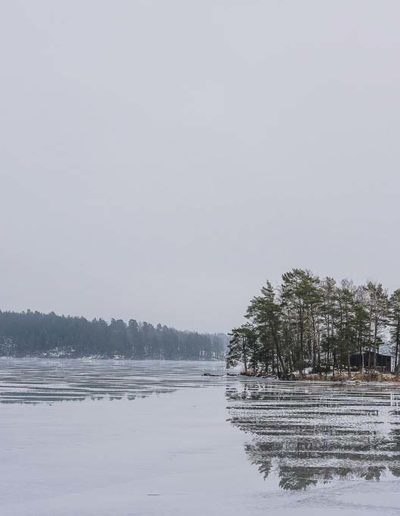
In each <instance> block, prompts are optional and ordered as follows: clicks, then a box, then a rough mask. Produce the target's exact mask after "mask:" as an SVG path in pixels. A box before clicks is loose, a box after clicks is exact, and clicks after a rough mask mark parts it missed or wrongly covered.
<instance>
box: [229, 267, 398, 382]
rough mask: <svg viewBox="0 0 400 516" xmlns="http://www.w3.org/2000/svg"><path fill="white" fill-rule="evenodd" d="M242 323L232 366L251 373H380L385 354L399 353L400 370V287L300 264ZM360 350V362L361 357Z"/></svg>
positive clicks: (268, 289)
mask: <svg viewBox="0 0 400 516" xmlns="http://www.w3.org/2000/svg"><path fill="white" fill-rule="evenodd" d="M245 318H246V319H247V322H246V323H244V324H242V325H241V326H240V327H238V328H234V329H233V330H232V332H231V334H230V336H231V340H230V344H229V348H228V353H227V365H228V367H229V366H234V365H236V364H238V363H239V362H242V363H243V364H244V372H245V373H248V374H274V375H277V376H278V377H280V378H289V377H291V375H293V374H294V373H296V374H298V375H300V376H303V374H304V373H305V372H308V373H325V374H326V375H327V374H330V375H333V376H334V375H335V374H337V373H342V372H347V373H348V374H350V372H351V370H352V369H354V365H355V364H356V365H357V367H358V369H360V370H361V371H363V372H364V371H377V370H378V371H379V368H380V367H381V366H380V363H381V355H380V354H379V351H380V350H381V349H382V348H383V349H385V348H386V353H390V354H392V355H393V366H391V369H392V370H393V371H394V372H396V373H398V372H399V346H400V289H397V290H395V291H394V292H393V293H391V294H390V295H389V293H388V291H387V290H386V289H385V288H384V287H383V285H382V284H381V283H375V282H372V281H369V282H368V283H366V284H365V285H360V286H357V285H355V284H354V283H353V282H352V281H351V280H343V281H341V282H340V283H339V284H337V283H336V281H335V280H334V279H333V278H331V277H326V278H323V279H321V278H319V277H318V276H316V275H314V274H313V273H312V272H310V271H309V270H303V269H292V270H291V271H289V272H287V273H285V274H283V276H282V282H281V284H280V285H279V286H278V287H276V288H274V287H273V286H272V284H271V282H269V281H267V283H266V285H265V286H264V287H263V288H262V289H261V293H260V295H258V296H255V297H254V298H253V299H252V300H251V301H250V305H249V307H248V309H247V312H246V315H245ZM355 355H357V356H358V362H357V361H354V356H355Z"/></svg>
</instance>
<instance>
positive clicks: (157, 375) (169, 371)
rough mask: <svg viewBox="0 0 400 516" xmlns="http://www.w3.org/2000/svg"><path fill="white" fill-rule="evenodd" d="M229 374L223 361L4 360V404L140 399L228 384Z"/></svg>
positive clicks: (0, 386)
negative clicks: (191, 388) (187, 389)
mask: <svg viewBox="0 0 400 516" xmlns="http://www.w3.org/2000/svg"><path fill="white" fill-rule="evenodd" d="M204 373H206V374H211V375H217V376H204ZM223 373H224V364H223V362H188V361H185V362H183V361H182V362H176V361H167V360H165V361H159V362H158V361H154V360H142V361H132V360H68V359H62V360H51V359H49V360H44V359H0V403H24V404H36V403H54V402H59V401H82V400H84V399H86V398H90V399H103V398H107V399H122V398H127V399H135V398H136V397H145V396H148V395H150V394H159V393H166V392H173V391H175V390H176V389H180V388H185V387H200V386H209V385H216V384H221V385H222V382H223V381H224V378H223Z"/></svg>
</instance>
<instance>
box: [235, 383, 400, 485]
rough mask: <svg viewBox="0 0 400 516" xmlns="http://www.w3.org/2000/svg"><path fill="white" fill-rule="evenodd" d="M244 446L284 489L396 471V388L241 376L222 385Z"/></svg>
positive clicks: (399, 470) (399, 463) (399, 458)
mask: <svg viewBox="0 0 400 516" xmlns="http://www.w3.org/2000/svg"><path fill="white" fill-rule="evenodd" d="M226 397H227V400H228V410H229V414H230V421H231V423H232V424H233V425H235V426H236V427H238V428H240V429H241V430H243V431H245V432H247V433H248V434H249V437H251V439H249V442H248V443H247V444H246V453H247V455H248V457H249V459H250V460H251V462H252V463H254V464H256V465H257V466H258V469H259V471H260V473H261V474H262V475H263V476H264V477H265V478H267V477H268V476H270V475H276V476H277V477H278V478H279V485H280V487H281V488H282V489H285V490H301V489H305V488H307V487H309V486H315V485H317V484H318V483H327V482H330V481H332V480H334V479H346V480H352V479H365V480H379V479H380V478H381V476H382V475H390V474H391V475H394V476H397V477H399V476H400V426H399V425H400V418H399V414H400V409H399V406H398V405H399V400H400V394H399V391H397V389H396V388H393V387H392V386H385V385H372V384H371V385H368V386H361V385H359V386H352V385H335V384H327V383H291V382H288V383H284V382H280V383H274V382H266V381H265V382H257V381H252V382H251V381H250V382H242V383H240V384H236V385H228V386H227V390H226Z"/></svg>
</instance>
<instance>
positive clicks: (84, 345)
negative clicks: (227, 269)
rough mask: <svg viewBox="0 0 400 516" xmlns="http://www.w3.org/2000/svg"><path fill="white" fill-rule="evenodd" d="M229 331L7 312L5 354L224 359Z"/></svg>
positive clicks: (1, 331)
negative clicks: (208, 331)
mask: <svg viewBox="0 0 400 516" xmlns="http://www.w3.org/2000/svg"><path fill="white" fill-rule="evenodd" d="M226 340H227V338H226V336H225V335H208V334H200V333H195V332H188V331H178V330H175V329H173V328H168V327H167V326H161V325H160V324H159V325H157V326H153V325H151V324H149V323H146V322H143V323H138V322H137V321H135V320H133V319H131V320H130V321H129V322H128V323H125V322H124V321H122V320H120V319H119V320H115V319H112V320H111V322H110V323H107V322H106V321H104V320H102V319H94V320H93V321H88V320H87V319H85V318H84V317H65V316H59V315H56V314H54V313H50V314H42V313H39V312H31V311H29V310H28V311H27V312H22V313H15V312H1V311H0V356H16V357H22V356H42V357H43V356H47V357H87V356H93V357H101V358H112V357H121V358H132V359H146V358H147V359H166V360H213V359H223V358H224V353H225V347H226Z"/></svg>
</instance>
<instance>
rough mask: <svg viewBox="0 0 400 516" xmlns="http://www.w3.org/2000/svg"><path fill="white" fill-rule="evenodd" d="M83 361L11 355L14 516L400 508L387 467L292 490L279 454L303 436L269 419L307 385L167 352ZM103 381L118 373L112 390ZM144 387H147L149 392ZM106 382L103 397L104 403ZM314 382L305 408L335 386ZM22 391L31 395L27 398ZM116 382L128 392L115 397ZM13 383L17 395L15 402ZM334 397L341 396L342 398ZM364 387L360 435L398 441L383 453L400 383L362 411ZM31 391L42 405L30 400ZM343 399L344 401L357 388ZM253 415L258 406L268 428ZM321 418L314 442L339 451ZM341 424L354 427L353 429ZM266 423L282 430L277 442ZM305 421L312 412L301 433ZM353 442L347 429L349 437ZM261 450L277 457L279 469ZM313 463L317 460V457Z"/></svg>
mask: <svg viewBox="0 0 400 516" xmlns="http://www.w3.org/2000/svg"><path fill="white" fill-rule="evenodd" d="M79 362H80V361H71V363H69V362H68V363H65V365H64V364H63V363H58V364H56V363H53V362H51V361H45V362H40V361H37V360H35V361H14V362H12V363H10V361H7V362H5V361H4V362H2V363H1V364H0V401H2V403H0V464H1V466H0V514H1V516H28V515H29V516H61V515H62V516H75V515H79V516H86V515H90V516H92V515H93V516H102V515H107V516H110V515H112V516H128V515H135V516H136V515H137V516H156V515H157V516H172V515H174V516H189V515H194V516H200V515H201V516H204V515H218V516H225V515H226V516H228V515H229V516H232V515H241V516H243V515H249V516H252V515H255V516H257V515H261V514H263V515H265V514H271V515H274V516H275V515H278V516H279V515H301V516H303V515H304V516H305V515H310V516H314V515H315V516H316V515H320V514H324V515H327V516H330V515H335V516H336V515H339V514H340V515H341V516H343V515H353V514H354V515H361V514H363V515H365V514H367V515H368V514H371V515H372V514H377V515H378V514H382V513H383V512H384V513H385V514H386V515H388V514H399V515H400V498H399V495H398V493H399V492H400V479H398V478H396V477H395V476H394V475H392V474H386V473H385V472H383V473H382V474H381V475H380V477H379V478H380V480H379V481H376V480H366V479H365V478H362V477H359V476H352V475H350V476H348V477H347V478H345V477H343V478H337V477H336V476H333V477H332V478H330V479H329V481H326V482H317V483H316V484H315V485H312V486H310V487H309V488H308V489H305V490H300V491H298V490H294V491H291V490H283V489H281V488H280V487H279V480H280V477H279V474H278V471H279V470H278V468H277V467H276V464H277V461H282V457H281V456H280V455H279V450H278V449H277V443H278V444H279V443H280V442H284V441H285V439H286V440H287V441H288V442H290V443H292V442H293V430H291V433H289V434H288V432H286V434H285V433H284V434H283V436H282V440H280V439H279V438H277V435H279V431H282V428H284V426H285V425H286V426H287V422H285V423H284V425H283V426H282V428H281V429H279V428H277V426H276V425H275V424H273V423H272V422H273V421H276V420H277V419H279V418H278V417H277V414H276V413H275V414H272V415H271V417H269V415H268V414H269V412H268V411H269V410H272V408H271V407H272V405H271V404H273V403H275V408H274V410H279V409H282V410H283V409H284V410H285V411H286V409H285V407H286V405H290V403H288V393H289V395H291V391H290V389H291V388H297V389H298V387H291V386H290V385H289V386H287V385H284V386H283V387H282V389H283V392H282V391H279V392H278V391H277V392H276V393H275V391H274V390H271V388H270V387H268V388H267V389H266V390H267V391H268V392H267V395H265V389H264V387H263V383H262V382H261V383H260V382H255V381H252V380H250V381H249V382H248V383H247V382H246V383H245V384H246V385H247V386H249V390H246V389H244V387H243V385H244V384H243V380H242V379H236V378H229V379H226V378H222V377H202V371H214V372H217V371H218V370H220V367H221V365H218V364H198V363H195V364H192V365H190V364H184V363H177V364H172V363H170V364H169V368H168V367H167V366H166V364H165V363H158V362H156V363H147V364H145V363H140V364H137V365H135V364H134V363H133V364H132V363H126V362H125V363H123V364H120V365H118V364H115V363H114V362H112V363H111V361H110V363H107V361H102V362H101V363H99V364H98V363H97V362H96V363H95V364H84V363H79ZM56 368H58V370H57V369H56ZM135 368H136V370H135V371H134V373H135V374H134V375H133V372H132V369H135ZM129 371H131V373H129ZM146 371H147V373H146ZM130 374H131V375H132V378H130ZM146 374H147V376H146ZM133 376H134V378H133ZM102 377H106V378H108V380H107V382H106V385H104V383H103V384H102V385H103V386H102V387H100V384H101V379H102ZM113 377H115V381H114V382H113V381H112V378H113ZM89 378H90V380H89ZM50 382H51V389H50V390H52V389H58V391H59V392H60V391H62V390H64V395H65V399H64V401H60V400H59V399H58V398H57V400H49V399H48V398H47V397H46V395H47V394H48V393H47V392H46V389H45V387H46V385H50ZM96 382H97V383H96ZM35 385H36V389H39V390H43V392H44V393H45V396H44V398H43V399H40V395H39V393H38V390H36V392H35V394H34V395H33V399H34V401H35V403H33V402H32V396H29V395H28V396H25V397H24V396H23V395H24V393H25V394H27V392H28V393H32V391H34V390H35ZM123 385H125V389H126V390H127V392H128V391H129V392H130V391H132V392H133V391H135V396H136V397H135V399H128V397H127V396H124V395H123V392H124V387H123ZM140 385H141V386H142V391H143V393H145V396H146V397H140V395H139V393H140ZM160 386H162V387H163V389H161V391H162V392H161V393H160V392H159V391H160V389H159V387H160ZM200 386H201V387H202V388H195V387H200ZM324 388H325V387H324ZM17 389H19V390H17ZM93 389H94V390H96V392H97V394H96V396H95V398H96V399H92V398H93ZM279 389H281V388H280V387H279ZM304 389H305V390H304V392H303V395H302V396H301V392H300V394H299V391H297V394H296V396H297V398H296V396H295V398H296V399H294V402H293V403H292V405H294V406H296V405H297V406H299V400H300V399H303V400H304V399H306V402H304V403H303V408H304V406H308V407H310V406H313V407H314V409H312V410H311V413H313V411H314V412H315V407H318V399H320V398H321V397H322V398H323V396H324V395H323V394H321V396H320V395H319V394H318V393H317V387H314V386H312V387H311V393H310V387H309V386H307V387H304ZM307 389H308V390H307ZM244 390H246V392H245V394H243V392H244ZM14 391H15V392H19V397H20V398H18V395H17V400H15V399H14V397H13V396H12V393H13V392H14ZM107 391H109V392H112V393H113V397H116V398H118V399H114V400H111V399H110V397H109V396H108V395H107ZM249 391H250V392H256V393H258V392H259V391H260V392H261V396H260V395H259V394H257V395H256V396H254V397H253V398H252V396H251V394H250V395H249ZM71 392H75V393H79V394H80V397H79V400H80V401H77V400H75V401H74V399H75V398H71V397H69V395H70V394H71ZM84 392H85V393H86V394H84V395H83V396H82V393H84ZM156 392H159V393H158V394H154V393H156ZM3 393H7V396H6V397H5V398H3V397H2V394H3ZM68 393H69V394H68ZM99 393H100V394H99ZM116 393H117V395H116ZM285 393H286V394H285ZM335 395H336V396H340V392H339V393H338V392H336V394H335ZM21 396H22V399H21ZM308 396H311V397H310V398H308ZM98 397H99V398H100V399H97V398H98ZM332 397H334V396H333V395H331V394H329V396H328V398H329V399H331V398H332ZM358 397H359V396H358V395H357V396H356V397H355V398H354V397H353V398H351V403H350V407H353V408H354V407H355V409H356V410H364V411H365V414H363V415H362V416H361V423H360V431H361V432H360V442H361V441H362V440H363V439H369V441H368V442H369V443H370V444H371V435H372V436H373V437H372V439H375V438H376V439H378V440H379V442H383V441H384V440H385V439H386V444H385V446H386V447H383V448H382V450H380V451H379V453H383V452H384V451H385V450H387V449H388V446H391V444H390V443H392V444H393V442H394V441H393V439H394V437H393V436H396V435H397V434H396V430H397V427H396V423H397V419H396V418H398V417H399V416H398V414H397V413H396V412H397V408H396V399H394V398H393V393H392V394H391V395H390V393H387V392H383V391H381V390H380V391H379V392H378V394H377V395H375V393H373V392H372V393H371V388H369V390H368V393H367V394H366V396H364V395H362V396H361V397H362V399H364V398H365V399H366V402H365V403H364V402H363V403H362V407H361V408H360V406H359V404H358V403H356V402H355V399H357V398H358ZM25 398H26V399H28V401H30V402H29V403H23V402H22V401H23V400H24V399H25ZM10 399H11V400H12V402H10ZM282 399H284V401H282ZM68 400H69V401H68ZM390 400H391V401H390ZM393 400H394V401H393ZM4 401H7V403H4ZM326 401H327V398H326V397H325V398H324V402H323V403H321V404H320V406H321V407H326V405H327V402H326ZM247 404H249V406H248V405H247ZM367 404H368V407H369V408H366V405H367ZM243 405H245V406H243ZM339 405H340V410H342V411H343V410H344V409H343V407H344V406H345V399H344V398H342V399H341V400H340V403H339ZM290 410H291V409H290V407H289V409H288V411H289V412H288V414H289V413H290ZM299 410H300V409H299ZM301 410H302V411H303V412H304V410H303V409H301ZM369 410H370V415H368V414H369V412H368V411H369ZM257 411H261V412H257ZM328 412H329V410H328ZM253 413H258V416H257V417H256V420H257V424H256V425H255V426H254V424H253V423H254V416H253ZM285 413H286V412H285ZM324 413H325V409H324V408H320V409H319V416H318V417H319V418H321V417H325V416H324ZM290 414H291V418H289V419H290V420H291V421H292V422H293V419H294V420H295V422H296V421H300V419H301V418H304V414H303V415H301V414H300V413H298V414H295V413H294V412H291V413H290ZM290 414H289V415H290ZM344 417H346V416H345V414H344ZM271 418H272V419H271ZM296 418H297V419H296ZM368 418H370V419H368ZM334 419H335V421H337V418H334ZM350 419H351V418H350ZM271 421H272V422H271ZM313 421H316V420H315V419H313ZM346 421H347V420H346ZM328 424H331V425H333V423H332V421H331V423H328V422H327V420H325V426H324V427H323V428H327V425H328ZM318 425H320V420H318V422H317V424H316V426H315V432H314V434H313V435H314V437H315V439H314V437H313V435H311V437H310V432H308V434H307V439H309V441H307V442H311V443H313V442H318V443H321V442H323V443H326V446H325V448H326V449H325V448H324V450H322V451H324V452H325V451H326V452H329V449H330V448H329V446H332V441H330V440H329V439H325V437H324V435H325V434H326V435H328V433H329V432H325V430H324V432H325V433H324V434H323V436H322V437H321V432H320V429H319V426H318ZM340 425H342V427H343V428H344V429H345V431H346V428H348V427H347V426H346V425H344V424H342V422H341V423H340ZM260 428H261V429H262V428H265V429H267V430H268V429H269V430H271V429H272V428H274V429H276V432H275V430H274V432H275V434H274V435H273V436H272V437H271V438H270V437H268V432H267V434H266V435H264V434H263V433H262V431H260ZM304 428H305V425H304V421H303V420H301V421H300V423H299V434H301V433H302V432H303V433H304V432H305V430H304ZM306 428H308V429H309V428H310V426H309V425H308V426H306ZM321 428H322V426H321ZM363 431H364V433H363ZM393 432H394V433H393ZM272 433H273V432H272ZM288 435H289V439H288ZM344 435H347V434H346V433H344ZM389 435H391V436H392V437H391V438H390V439H391V440H390V439H389V438H388V436H389ZM313 439H314V440H313ZM321 439H322V441H321ZM382 439H383V441H382ZM299 442H300V443H301V442H302V441H301V440H300V441H299ZM346 442H347V441H346V439H344V440H343V445H344V447H345V446H346ZM351 442H353V441H351ZM374 442H375V441H372V444H373V443H374ZM335 443H336V444H337V441H335ZM388 443H389V444H388ZM336 444H335V445H336ZM271 446H272V447H271ZM288 446H289V448H290V445H288ZM352 446H353V445H352ZM252 447H253V448H252ZM254 447H255V449H256V455H255V454H254ZM311 447H312V444H311ZM289 448H287V447H286V448H285V450H287V449H289ZM317 448H318V453H319V455H317V456H316V457H317V458H316V459H315V461H316V462H317V463H318V462H319V463H322V462H321V446H319V447H317ZM366 450H367V451H364V452H363V453H367V454H368V453H370V455H371V457H370V459H371V464H374V463H375V462H376V457H375V455H376V454H374V453H373V452H372V451H371V446H370V447H369V448H368V446H367V447H366ZM368 450H369V451H368ZM257 453H258V454H260V456H261V457H264V458H266V459H267V460H271V461H272V468H271V471H270V472H269V474H268V475H266V478H265V479H264V476H265V475H264V474H261V473H260V471H259V468H260V463H259V462H257V460H258V458H259V455H257ZM385 453H386V452H385ZM390 453H391V455H390V454H389V455H387V460H392V459H393V464H397V463H396V462H395V460H396V457H395V455H396V450H395V448H393V450H392V451H391V452H390ZM385 457H386V456H385ZM390 457H392V459H391V458H390ZM255 458H256V459H257V460H255ZM353 459H354V457H353V456H352V458H351V460H353ZM292 460H297V459H296V457H294V458H292ZM306 460H307V461H308V462H307V464H309V461H310V458H309V457H308V456H307V459H306ZM329 460H331V459H329ZM332 460H333V461H335V460H336V461H337V460H338V459H337V458H333V459H332ZM346 460H350V459H348V458H346ZM366 460H367V461H368V460H369V459H368V458H367V459H366ZM384 460H386V459H385V458H384ZM252 461H253V463H252ZM261 462H262V461H261ZM285 464H286V463H285ZM301 464H302V465H303V466H304V464H305V463H304V462H302V463H301ZM261 465H263V463H262V464H261ZM292 465H293V463H292ZM295 465H296V466H297V463H296V464H295ZM286 466H287V464H286ZM394 471H396V469H395V468H394Z"/></svg>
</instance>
